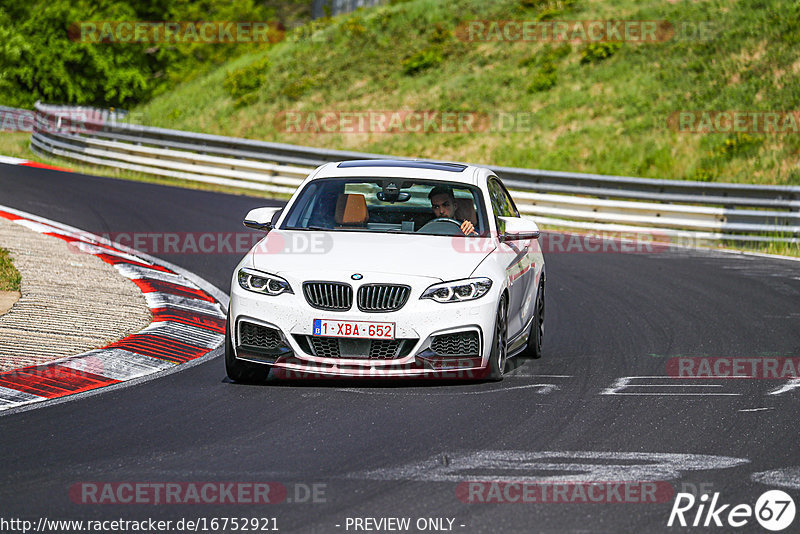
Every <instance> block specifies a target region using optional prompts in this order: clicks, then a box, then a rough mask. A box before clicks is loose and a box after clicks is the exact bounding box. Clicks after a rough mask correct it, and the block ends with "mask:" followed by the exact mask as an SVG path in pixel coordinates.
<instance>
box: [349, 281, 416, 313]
mask: <svg viewBox="0 0 800 534" xmlns="http://www.w3.org/2000/svg"><path fill="white" fill-rule="evenodd" d="M410 294H411V288H410V287H409V286H401V285H395V284H366V285H363V286H361V287H360V288H358V309H359V310H361V311H363V312H390V311H396V310H399V309H400V308H402V307H403V306H405V304H406V302H407V301H408V296H409V295H410Z"/></svg>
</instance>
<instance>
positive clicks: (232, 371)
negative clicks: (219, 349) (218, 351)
mask: <svg viewBox="0 0 800 534" xmlns="http://www.w3.org/2000/svg"><path fill="white" fill-rule="evenodd" d="M230 316H231V311H230V309H228V320H227V321H225V373H226V374H227V375H228V378H230V379H231V380H233V381H234V382H241V383H244V384H253V383H258V382H264V381H265V380H266V379H267V375H268V374H269V370H270V369H271V366H269V365H266V364H257V363H250V362H244V361H242V360H238V359H236V354H234V352H233V341H232V339H231V332H230Z"/></svg>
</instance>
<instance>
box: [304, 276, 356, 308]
mask: <svg viewBox="0 0 800 534" xmlns="http://www.w3.org/2000/svg"><path fill="white" fill-rule="evenodd" d="M303 295H305V297H306V302H308V303H309V305H311V306H312V307H314V308H317V309H319V310H330V311H347V310H349V309H350V308H351V307H352V306H353V288H352V287H350V285H349V284H343V283H340V282H305V283H304V284H303Z"/></svg>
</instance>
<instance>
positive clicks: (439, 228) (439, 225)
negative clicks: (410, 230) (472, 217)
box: [417, 217, 461, 235]
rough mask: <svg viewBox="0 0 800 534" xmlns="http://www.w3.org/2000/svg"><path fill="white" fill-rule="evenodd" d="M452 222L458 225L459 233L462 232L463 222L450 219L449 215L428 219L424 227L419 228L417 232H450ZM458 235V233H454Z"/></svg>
mask: <svg viewBox="0 0 800 534" xmlns="http://www.w3.org/2000/svg"><path fill="white" fill-rule="evenodd" d="M451 224H454V225H456V227H457V228H458V231H459V233H460V232H461V223H460V222H458V221H456V220H455V219H450V218H448V217H437V218H435V219H433V220H432V221H428V222H427V223H425V224H424V225H423V226H422V228H420V229H419V230H417V233H422V234H438V233H440V232H443V233H446V234H448V235H449V234H450V232H451V231H452V228H451V227H450V225H451ZM452 235H458V234H452Z"/></svg>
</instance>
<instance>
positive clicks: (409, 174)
mask: <svg viewBox="0 0 800 534" xmlns="http://www.w3.org/2000/svg"><path fill="white" fill-rule="evenodd" d="M482 173H486V174H488V173H490V171H489V170H488V169H484V168H482V167H476V166H474V165H466V164H463V163H449V162H443V161H424V160H392V159H369V160H349V161H341V162H333V163H326V164H325V165H323V166H322V167H320V168H319V169H317V172H316V173H314V174H313V177H312V179H314V180H316V179H320V178H343V177H349V176H367V177H373V176H375V177H381V178H383V177H386V178H417V179H427V180H437V181H445V182H459V183H467V184H471V185H477V184H478V177H479V176H480V175H481V174H482Z"/></svg>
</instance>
